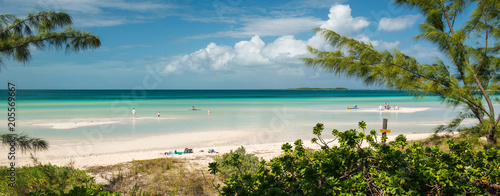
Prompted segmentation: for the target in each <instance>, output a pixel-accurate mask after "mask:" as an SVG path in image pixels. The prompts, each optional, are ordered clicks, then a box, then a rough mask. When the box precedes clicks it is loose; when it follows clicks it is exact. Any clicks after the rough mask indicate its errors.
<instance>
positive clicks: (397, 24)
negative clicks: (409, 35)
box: [378, 15, 419, 31]
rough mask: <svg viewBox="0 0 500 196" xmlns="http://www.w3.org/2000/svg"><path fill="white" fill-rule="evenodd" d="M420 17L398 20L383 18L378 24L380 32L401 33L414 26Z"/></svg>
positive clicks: (405, 17) (410, 16) (406, 17)
mask: <svg viewBox="0 0 500 196" xmlns="http://www.w3.org/2000/svg"><path fill="white" fill-rule="evenodd" d="M418 18H419V16H418V15H406V16H399V17H397V18H385V17H384V18H382V19H380V22H379V23H378V30H381V31H399V30H403V29H406V28H408V27H409V26H412V25H413V24H415V22H417V20H418Z"/></svg>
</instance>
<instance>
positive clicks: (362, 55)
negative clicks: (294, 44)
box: [302, 0, 500, 146]
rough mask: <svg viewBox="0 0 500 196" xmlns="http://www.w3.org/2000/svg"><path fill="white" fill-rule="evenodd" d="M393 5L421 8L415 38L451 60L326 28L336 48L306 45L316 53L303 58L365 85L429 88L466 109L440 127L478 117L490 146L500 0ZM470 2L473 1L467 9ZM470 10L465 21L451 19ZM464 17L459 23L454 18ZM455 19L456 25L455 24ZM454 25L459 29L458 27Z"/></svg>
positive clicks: (409, 0)
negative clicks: (420, 56) (423, 59)
mask: <svg viewBox="0 0 500 196" xmlns="http://www.w3.org/2000/svg"><path fill="white" fill-rule="evenodd" d="M394 3H395V4H396V5H397V6H405V7H409V8H412V9H416V10H418V11H420V12H421V13H422V14H423V15H424V17H425V19H426V20H425V23H423V24H420V32H421V34H419V35H417V36H416V37H415V39H416V40H422V41H427V42H430V43H432V44H434V45H435V46H436V47H437V48H438V49H439V51H440V52H441V53H442V54H443V55H444V56H445V57H446V58H447V59H448V60H449V62H451V63H450V64H445V63H444V62H443V61H442V60H441V59H437V60H436V62H435V63H433V64H422V63H418V62H417V59H415V58H413V57H410V56H408V55H406V54H404V53H403V52H401V51H399V50H397V49H394V50H393V51H387V50H385V51H377V50H376V49H375V48H374V46H373V45H372V44H370V43H365V42H363V41H360V40H356V39H353V38H349V37H346V36H342V35H340V34H338V33H336V32H334V31H331V30H328V29H320V28H316V29H315V30H316V32H317V33H318V34H319V35H320V36H322V37H323V38H325V40H326V41H327V42H328V43H329V44H330V45H331V46H332V48H335V50H336V51H321V50H318V49H314V48H312V47H309V51H310V53H311V54H312V55H313V56H314V58H303V59H302V60H303V61H304V63H305V64H306V66H309V67H312V68H319V69H322V70H324V71H327V72H332V73H336V74H339V75H340V74H342V75H345V76H348V77H355V78H359V79H362V80H363V81H364V82H365V83H366V84H378V85H384V86H386V87H387V88H391V89H397V90H403V91H408V92H410V93H412V94H413V95H414V96H416V97H422V96H425V95H426V94H428V93H433V94H435V95H438V96H440V98H441V99H442V101H443V102H444V103H447V104H450V105H452V106H454V107H461V108H465V112H464V113H463V114H460V115H459V116H458V117H457V119H455V120H453V122H451V123H450V125H448V126H440V127H438V129H437V130H438V131H446V130H451V131H455V130H458V131H463V129H461V127H460V126H459V125H460V123H461V122H462V121H463V120H464V119H465V118H476V119H477V121H478V126H477V127H479V128H480V129H482V130H484V131H482V133H483V134H482V135H480V136H487V140H488V142H489V145H490V146H493V145H494V144H495V143H496V141H497V139H498V137H497V136H495V133H497V132H498V128H497V127H498V125H499V123H500V115H498V113H495V108H494V104H495V103H496V104H498V103H500V99H499V98H498V97H494V96H493V95H495V94H499V93H500V83H499V81H500V66H499V65H500V57H499V51H500V42H498V41H499V39H500V25H499V24H500V22H499V19H500V12H498V10H500V4H499V3H498V1H495V0H460V1H456V0H429V1H420V0H394ZM469 6H475V8H473V9H469V8H468V7H469ZM465 10H472V12H471V14H470V16H469V18H468V20H455V19H456V18H457V17H459V16H460V15H462V14H464V11H465ZM460 21H464V22H463V23H462V24H458V22H460ZM456 24H457V25H456ZM456 26H458V28H457V27H456Z"/></svg>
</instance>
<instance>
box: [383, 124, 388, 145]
mask: <svg viewBox="0 0 500 196" xmlns="http://www.w3.org/2000/svg"><path fill="white" fill-rule="evenodd" d="M382 129H384V132H382V137H384V136H386V137H387V131H386V130H387V118H384V121H383V122H382ZM382 144H385V139H382Z"/></svg>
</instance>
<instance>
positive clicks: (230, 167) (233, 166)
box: [211, 146, 262, 180]
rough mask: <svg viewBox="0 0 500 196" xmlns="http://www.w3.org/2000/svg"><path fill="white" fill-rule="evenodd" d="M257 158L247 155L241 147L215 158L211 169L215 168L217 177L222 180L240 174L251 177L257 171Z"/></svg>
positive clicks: (258, 161)
mask: <svg viewBox="0 0 500 196" xmlns="http://www.w3.org/2000/svg"><path fill="white" fill-rule="evenodd" d="M260 161H262V159H261V160H259V157H257V156H255V155H254V154H247V153H246V150H245V147H243V146H241V147H239V148H238V149H236V150H235V151H233V150H231V151H230V152H228V153H224V154H223V155H222V156H219V155H218V156H215V157H214V162H213V163H211V164H212V166H211V168H214V167H217V173H218V174H219V175H218V177H219V178H221V179H222V180H226V179H228V178H230V177H231V176H230V174H234V173H241V174H243V175H253V174H256V173H257V172H258V169H259V163H260Z"/></svg>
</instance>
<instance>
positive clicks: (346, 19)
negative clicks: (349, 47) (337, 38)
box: [321, 5, 370, 35]
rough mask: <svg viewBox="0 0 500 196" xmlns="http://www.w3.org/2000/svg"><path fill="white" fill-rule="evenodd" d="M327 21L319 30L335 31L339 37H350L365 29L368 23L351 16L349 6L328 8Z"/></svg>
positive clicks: (360, 18)
mask: <svg viewBox="0 0 500 196" xmlns="http://www.w3.org/2000/svg"><path fill="white" fill-rule="evenodd" d="M328 18H329V19H328V20H327V21H326V22H325V23H324V24H323V25H321V28H326V29H329V30H332V31H335V32H337V33H339V34H341V35H350V34H351V33H353V32H357V31H359V30H361V29H363V28H365V27H367V26H368V25H369V24H370V22H368V20H366V19H365V18H363V17H355V18H353V17H352V16H351V7H349V5H334V6H332V7H331V8H330V14H328Z"/></svg>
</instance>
